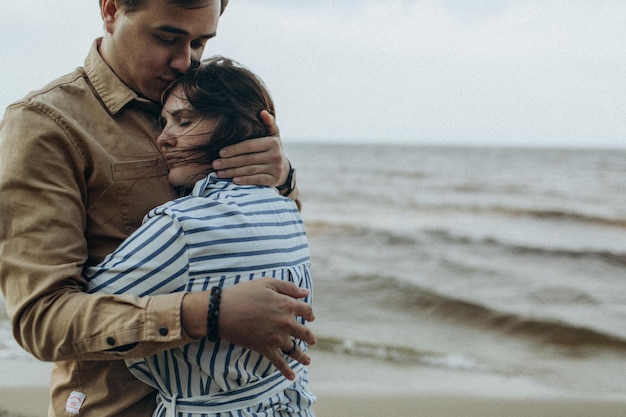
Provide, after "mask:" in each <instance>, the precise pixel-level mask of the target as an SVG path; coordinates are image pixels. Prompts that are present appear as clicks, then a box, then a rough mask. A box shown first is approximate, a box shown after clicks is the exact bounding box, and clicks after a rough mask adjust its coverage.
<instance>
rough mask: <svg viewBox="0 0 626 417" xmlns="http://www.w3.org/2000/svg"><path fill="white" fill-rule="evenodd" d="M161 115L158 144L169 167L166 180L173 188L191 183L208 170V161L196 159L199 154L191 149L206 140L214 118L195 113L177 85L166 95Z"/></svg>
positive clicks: (213, 123) (208, 138)
mask: <svg viewBox="0 0 626 417" xmlns="http://www.w3.org/2000/svg"><path fill="white" fill-rule="evenodd" d="M161 118H162V121H163V131H162V132H161V134H160V135H159V137H158V138H157V145H158V146H159V148H160V149H161V152H162V153H163V157H164V158H165V160H166V162H167V165H168V167H169V170H170V171H169V175H168V180H169V182H170V183H171V184H172V185H173V186H175V187H181V186H191V185H193V184H194V183H195V182H196V181H197V180H199V179H201V178H202V177H204V176H205V175H206V174H207V173H208V172H210V171H211V165H210V164H207V163H199V162H197V161H195V159H196V158H198V153H197V152H193V151H192V150H195V149H197V148H198V146H202V145H206V144H208V143H209V140H210V138H211V134H212V133H213V131H214V130H215V125H216V123H217V120H216V119H214V118H208V117H203V116H199V115H197V114H196V113H195V112H194V110H193V108H192V107H191V105H190V104H189V102H188V101H187V100H186V99H185V98H184V96H183V92H182V90H181V89H180V87H177V88H175V89H174V90H173V91H172V92H171V93H170V95H169V96H168V97H167V99H166V101H165V105H164V106H163V110H162V111H161Z"/></svg>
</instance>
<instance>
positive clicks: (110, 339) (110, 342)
mask: <svg viewBox="0 0 626 417" xmlns="http://www.w3.org/2000/svg"><path fill="white" fill-rule="evenodd" d="M107 343H108V344H109V346H115V338H114V337H111V336H109V337H107Z"/></svg>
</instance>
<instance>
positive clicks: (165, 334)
mask: <svg viewBox="0 0 626 417" xmlns="http://www.w3.org/2000/svg"><path fill="white" fill-rule="evenodd" d="M169 332H170V331H169V330H168V329H167V327H161V328H160V329H159V334H160V335H161V336H167V334H168V333H169Z"/></svg>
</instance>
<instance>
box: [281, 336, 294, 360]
mask: <svg viewBox="0 0 626 417" xmlns="http://www.w3.org/2000/svg"><path fill="white" fill-rule="evenodd" d="M291 342H292V343H293V347H292V348H291V350H289V351H287V352H285V351H284V350H282V349H281V350H280V351H281V352H283V355H287V356H289V355H293V354H294V353H296V350H298V344H297V343H296V339H291Z"/></svg>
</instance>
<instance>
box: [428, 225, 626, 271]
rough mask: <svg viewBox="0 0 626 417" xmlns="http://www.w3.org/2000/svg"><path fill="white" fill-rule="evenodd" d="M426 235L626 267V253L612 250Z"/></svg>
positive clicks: (442, 232)
mask: <svg viewBox="0 0 626 417" xmlns="http://www.w3.org/2000/svg"><path fill="white" fill-rule="evenodd" d="M426 233H427V234H428V235H430V236H431V237H434V238H436V239H438V240H440V241H446V242H448V243H455V244H463V245H485V246H492V247H499V248H501V249H504V250H507V251H508V252H510V253H513V254H518V255H541V256H549V257H559V258H572V259H576V260H578V261H580V260H585V259H587V260H600V261H603V262H606V263H609V264H613V265H618V266H624V265H626V253H621V252H616V251H611V250H599V249H587V248H585V249H582V250H576V249H562V248H556V247H548V246H536V245H535V246H529V245H522V244H516V243H511V242H504V241H502V240H499V239H496V238H494V237H492V236H489V237H480V238H475V237H471V236H467V235H458V234H455V233H452V232H450V231H448V230H443V229H431V230H428V231H426Z"/></svg>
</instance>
